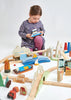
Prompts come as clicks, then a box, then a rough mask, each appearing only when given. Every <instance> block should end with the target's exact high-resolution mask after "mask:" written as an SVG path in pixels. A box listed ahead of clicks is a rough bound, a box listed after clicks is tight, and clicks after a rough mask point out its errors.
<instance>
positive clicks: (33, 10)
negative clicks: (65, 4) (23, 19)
mask: <svg viewBox="0 0 71 100" xmlns="http://www.w3.org/2000/svg"><path fill="white" fill-rule="evenodd" d="M29 14H30V15H32V16H33V15H40V16H42V9H41V7H40V6H39V5H34V6H32V7H31V8H30V12H29Z"/></svg>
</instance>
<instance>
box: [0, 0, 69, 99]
mask: <svg viewBox="0 0 71 100" xmlns="http://www.w3.org/2000/svg"><path fill="white" fill-rule="evenodd" d="M35 4H38V5H40V6H41V7H42V10H43V15H42V17H41V20H42V22H43V24H44V28H45V30H46V33H45V40H46V48H47V47H49V46H56V42H57V41H58V40H60V41H61V42H65V41H70V37H71V28H70V27H71V0H0V59H2V58H3V57H5V56H7V55H9V54H12V50H13V49H14V48H15V47H16V46H17V45H19V46H20V45H21V38H20V37H19V35H18V30H19V27H20V25H21V23H22V22H23V21H24V20H26V19H27V18H28V17H29V8H30V6H32V5H35ZM46 65H47V66H51V65H52V66H55V65H56V63H52V62H51V64H46ZM46 65H45V66H46ZM47 66H46V67H47ZM52 66H51V67H52ZM30 75H31V74H30ZM52 76H53V75H52ZM52 76H51V78H52ZM52 80H53V78H52ZM69 81H70V80H69ZM70 82H71V81H70ZM44 88H45V90H44ZM42 90H43V91H42ZM42 90H41V92H40V93H39V94H38V96H37V98H36V100H43V99H44V100H47V99H48V100H65V99H66V98H69V97H70V98H71V96H70V95H71V93H70V88H59V87H52V86H49V87H47V86H43V88H42ZM5 91H6V90H5ZM7 91H9V90H7ZM2 92H3V91H2ZM0 95H2V94H1V89H0ZM5 96H6V94H5ZM56 97H58V98H56ZM24 99H25V97H24ZM4 100H6V99H5V98H4ZM17 100H18V99H17ZM21 100H22V99H21Z"/></svg>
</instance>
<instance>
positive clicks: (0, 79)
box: [0, 74, 4, 86]
mask: <svg viewBox="0 0 71 100" xmlns="http://www.w3.org/2000/svg"><path fill="white" fill-rule="evenodd" d="M0 86H4V83H3V79H2V76H1V74H0Z"/></svg>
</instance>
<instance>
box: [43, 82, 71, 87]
mask: <svg viewBox="0 0 71 100" xmlns="http://www.w3.org/2000/svg"><path fill="white" fill-rule="evenodd" d="M43 84H44V85H52V86H60V87H67V88H71V84H68V83H59V82H51V81H44V82H43Z"/></svg>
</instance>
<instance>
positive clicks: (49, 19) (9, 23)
mask: <svg viewBox="0 0 71 100" xmlns="http://www.w3.org/2000/svg"><path fill="white" fill-rule="evenodd" d="M35 4H38V5H40V6H41V7H42V10H43V15H42V17H41V20H42V22H43V24H44V28H45V30H46V35H45V36H46V39H47V41H46V44H47V45H46V47H48V46H49V45H51V44H55V43H56V41H57V40H60V41H70V37H71V28H70V27H71V0H0V47H1V45H2V46H4V47H10V48H12V47H15V46H16V45H19V46H20V44H21V39H20V37H19V35H18V30H19V27H20V25H21V24H22V22H23V21H24V20H26V19H27V18H28V17H29V9H30V6H32V5H35Z"/></svg>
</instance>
